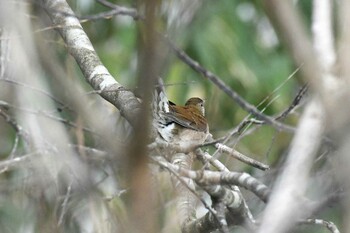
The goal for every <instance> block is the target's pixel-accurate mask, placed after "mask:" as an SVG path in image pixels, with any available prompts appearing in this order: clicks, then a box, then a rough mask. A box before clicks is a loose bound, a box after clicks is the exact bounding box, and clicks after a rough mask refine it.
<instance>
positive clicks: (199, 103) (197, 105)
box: [166, 97, 208, 132]
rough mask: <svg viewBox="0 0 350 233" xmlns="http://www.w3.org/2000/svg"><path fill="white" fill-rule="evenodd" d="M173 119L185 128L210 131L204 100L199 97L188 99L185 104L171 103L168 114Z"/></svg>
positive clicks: (169, 118)
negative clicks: (205, 115) (205, 114)
mask: <svg viewBox="0 0 350 233" xmlns="http://www.w3.org/2000/svg"><path fill="white" fill-rule="evenodd" d="M166 116H167V118H168V120H171V121H173V122H175V123H177V124H179V125H181V126H183V127H185V128H189V129H193V130H196V131H201V132H206V131H208V123H207V120H206V119H205V117H204V101H203V100H202V99H200V98H198V97H193V98H190V99H189V100H187V102H186V104H185V106H178V105H175V104H173V103H169V112H168V113H167V114H166Z"/></svg>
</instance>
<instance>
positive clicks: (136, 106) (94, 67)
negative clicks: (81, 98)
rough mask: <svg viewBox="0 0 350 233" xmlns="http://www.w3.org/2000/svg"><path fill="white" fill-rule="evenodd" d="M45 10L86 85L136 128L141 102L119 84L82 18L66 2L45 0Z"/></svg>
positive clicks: (62, 0) (43, 2) (43, 4)
mask: <svg viewBox="0 0 350 233" xmlns="http://www.w3.org/2000/svg"><path fill="white" fill-rule="evenodd" d="M41 3H42V6H43V7H44V8H45V10H46V12H47V14H48V15H49V16H50V18H51V20H52V23H53V24H54V26H58V25H59V27H56V28H57V30H58V32H59V33H60V34H61V36H62V38H63V40H64V42H65V43H66V46H67V49H68V51H69V53H70V54H71V55H72V56H73V57H74V59H75V60H76V62H77V63H78V65H79V67H80V69H81V71H82V72H83V75H84V77H85V79H86V81H87V82H88V83H89V84H90V85H91V87H92V88H93V89H94V90H97V91H101V93H100V95H101V96H102V97H103V98H104V99H106V100H107V101H108V102H110V103H112V104H113V105H114V106H116V107H117V108H118V109H119V111H120V113H121V115H123V116H124V117H125V118H126V119H127V120H128V121H129V122H130V123H131V124H132V125H135V123H136V121H137V116H139V114H138V113H139V111H140V102H139V101H138V99H137V98H136V97H135V95H134V93H132V92H131V91H129V90H127V89H126V88H125V87H123V86H122V85H121V84H119V83H118V82H117V81H116V80H115V79H114V78H113V77H112V76H111V74H110V73H109V72H108V70H107V69H106V67H105V66H104V65H103V64H102V62H101V60H100V58H99V57H98V55H97V54H96V52H95V50H94V48H93V46H92V44H91V42H90V40H89V38H88V36H87V35H86V33H85V32H84V30H83V28H82V26H81V24H80V22H79V20H78V18H77V17H76V16H75V14H74V12H73V11H72V9H71V8H70V6H69V5H68V4H67V2H66V1H65V0H42V1H41Z"/></svg>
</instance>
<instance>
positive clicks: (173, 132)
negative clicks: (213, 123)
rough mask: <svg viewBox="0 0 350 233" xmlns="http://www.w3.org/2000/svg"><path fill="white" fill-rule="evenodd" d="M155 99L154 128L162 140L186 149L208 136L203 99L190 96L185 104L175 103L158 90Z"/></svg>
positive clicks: (201, 142) (200, 142) (203, 140)
mask: <svg viewBox="0 0 350 233" xmlns="http://www.w3.org/2000/svg"><path fill="white" fill-rule="evenodd" d="M155 101H156V107H155V128H156V129H157V132H158V135H159V137H160V138H161V139H162V140H164V141H165V142H167V143H171V144H173V145H174V146H178V147H180V148H181V149H184V150H186V149H191V148H193V147H194V146H198V145H200V144H203V143H204V142H205V141H206V139H207V138H208V137H209V135H210V133H209V126H208V122H207V120H206V118H205V108H204V100H203V99H201V98H199V97H192V98H190V99H188V100H187V101H186V103H185V105H176V104H175V103H174V102H172V101H169V100H168V98H167V97H166V96H165V94H164V93H163V92H160V93H159V95H158V97H157V98H156V99H155Z"/></svg>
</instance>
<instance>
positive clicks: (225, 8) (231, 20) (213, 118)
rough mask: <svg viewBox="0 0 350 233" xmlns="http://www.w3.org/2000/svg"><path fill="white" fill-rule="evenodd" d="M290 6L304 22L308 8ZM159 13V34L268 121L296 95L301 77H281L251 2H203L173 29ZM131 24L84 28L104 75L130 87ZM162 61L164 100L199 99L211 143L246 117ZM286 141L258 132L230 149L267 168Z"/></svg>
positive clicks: (262, 19) (271, 40)
mask: <svg viewBox="0 0 350 233" xmlns="http://www.w3.org/2000/svg"><path fill="white" fill-rule="evenodd" d="M111 2H113V1H111ZM169 2H171V1H169ZM114 3H116V4H118V5H122V6H126V7H133V6H134V5H135V4H134V2H133V1H114ZM70 4H71V6H72V7H73V8H74V9H75V10H76V12H77V14H78V15H80V16H89V15H94V14H96V13H100V12H103V11H107V10H109V9H108V8H106V7H104V6H102V5H101V4H98V3H97V2H95V1H90V0H81V1H71V2H70ZM297 5H298V6H299V7H300V8H301V9H302V10H303V11H304V12H305V16H306V17H305V18H306V19H308V18H310V16H309V15H308V14H310V4H305V3H303V4H299V3H298V4H297ZM163 13H164V22H163V24H164V25H163V26H162V27H161V28H162V29H160V30H163V33H164V34H168V35H169V37H170V38H171V40H172V41H174V42H175V43H176V44H177V46H178V47H180V48H181V49H183V50H184V51H186V52H187V53H188V54H189V55H190V56H191V57H192V58H193V59H194V60H196V61H198V62H199V63H200V64H201V65H202V66H204V67H205V68H207V69H208V70H210V71H211V72H213V73H214V74H216V75H218V76H219V77H220V78H221V79H222V80H223V81H224V82H225V83H226V84H227V85H228V86H230V87H231V88H232V89H233V90H235V91H236V92H238V93H239V94H240V95H241V96H242V97H243V98H244V99H245V100H247V101H248V102H249V103H251V104H254V105H255V106H258V108H259V109H260V110H264V113H266V114H268V115H275V114H278V113H280V112H281V111H283V110H284V109H285V108H287V107H288V106H289V105H290V103H291V101H292V99H293V98H294V96H295V95H296V93H297V91H298V89H299V85H300V79H299V77H298V73H296V75H294V76H293V77H291V78H290V79H288V77H289V76H290V75H291V74H292V73H293V72H294V71H295V70H296V67H294V65H293V63H292V61H291V59H290V57H289V55H288V53H287V52H286V50H285V49H284V48H283V46H282V44H281V43H280V41H279V39H278V36H277V35H276V34H275V32H274V29H273V28H272V27H271V25H270V23H269V21H268V19H267V18H266V16H265V15H264V12H263V11H262V9H261V6H260V4H259V2H258V1H257V2H255V1H238V0H236V1H232V0H224V1H220V4H218V3H215V2H213V1H203V2H202V3H201V4H200V6H199V7H198V8H197V11H196V12H195V13H194V14H193V17H191V20H190V21H189V22H186V23H185V24H184V25H180V26H177V24H176V23H178V22H177V21H180V22H181V16H179V17H178V18H175V21H176V22H175V23H174V22H170V23H169V22H167V18H166V15H168V14H167V13H168V12H165V10H164V11H163ZM306 22H308V20H306ZM137 24H138V22H135V21H134V20H133V19H132V18H131V17H129V16H115V17H112V18H109V19H99V20H94V21H88V22H86V23H84V24H83V27H84V29H85V30H86V32H87V34H88V35H89V37H90V39H91V41H92V43H93V45H94V46H95V49H96V51H97V53H98V54H99V56H100V57H101V59H102V61H103V63H104V64H105V65H106V67H107V68H108V70H109V71H110V73H111V74H112V75H113V76H114V77H115V78H116V79H117V80H118V82H120V83H121V84H122V85H124V86H126V87H127V88H131V89H133V88H135V85H136V83H137V67H138V66H137V63H138V61H137V48H138V38H137V33H138V32H137V30H138V26H137ZM169 24H170V26H169ZM179 24H181V23H179ZM167 25H168V26H169V27H167ZM174 25H175V26H174ZM166 59H167V60H166V62H164V67H162V70H161V72H162V73H161V74H160V75H161V76H162V78H163V79H164V82H165V84H166V85H167V88H166V91H167V95H168V97H169V99H171V100H172V101H174V102H175V103H177V104H183V103H184V102H185V101H186V99H187V98H189V97H191V96H199V97H202V98H204V99H205V100H206V113H207V118H208V120H209V124H210V129H211V133H212V134H213V135H214V137H215V138H218V137H220V136H223V135H226V134H227V133H228V132H229V131H230V130H232V129H233V128H234V127H235V126H237V125H238V124H239V123H240V122H241V121H242V120H243V119H244V118H245V117H246V116H247V115H248V114H247V112H245V111H244V110H242V109H241V108H240V107H239V106H238V105H237V104H236V103H235V102H234V101H233V100H232V99H230V98H229V97H228V96H226V94H225V93H223V92H222V91H221V90H219V89H218V88H217V87H215V86H214V85H213V84H212V83H210V82H209V81H208V80H206V79H205V78H203V77H201V75H200V74H198V73H196V72H195V71H193V70H192V69H191V68H189V67H188V66H187V65H186V64H184V63H183V62H182V61H180V60H179V59H177V58H176V57H175V55H174V54H173V53H171V52H170V53H169V54H168V55H167V58H166ZM265 98H267V99H266V100H265V102H262V101H263V100H264V99H265ZM259 104H260V105H259ZM297 118H298V116H297V117H295V116H294V115H292V116H290V117H288V118H287V119H286V121H285V122H286V123H288V124H292V125H295V123H296V120H297ZM290 138H291V135H289V134H286V133H283V132H277V131H276V130H275V129H273V128H271V127H269V126H263V127H260V128H259V129H258V130H256V131H255V132H254V133H253V134H251V135H249V136H246V137H244V138H242V139H241V140H239V142H238V143H237V144H236V148H237V149H239V150H240V151H241V152H243V153H246V154H247V155H250V156H252V157H254V158H257V159H259V160H261V161H264V162H267V163H269V164H271V163H275V162H276V159H277V158H278V157H279V156H280V155H281V153H283V151H284V150H285V149H286V147H287V146H288V144H289V142H290ZM240 165H242V164H239V166H240Z"/></svg>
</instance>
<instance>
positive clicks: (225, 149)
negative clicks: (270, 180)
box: [215, 143, 270, 171]
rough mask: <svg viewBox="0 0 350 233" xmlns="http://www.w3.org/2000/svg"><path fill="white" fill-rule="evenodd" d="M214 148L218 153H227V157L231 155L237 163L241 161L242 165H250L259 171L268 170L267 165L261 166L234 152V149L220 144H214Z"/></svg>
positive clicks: (259, 163) (257, 162) (261, 164)
mask: <svg viewBox="0 0 350 233" xmlns="http://www.w3.org/2000/svg"><path fill="white" fill-rule="evenodd" d="M215 147H216V148H217V149H218V150H219V151H220V152H224V153H227V154H229V155H231V156H232V157H234V158H236V159H238V160H239V161H242V162H243V163H246V164H248V165H251V166H253V167H256V168H258V169H261V170H263V171H266V170H268V169H270V167H269V165H266V164H263V163H261V162H259V161H256V160H254V159H252V158H249V157H247V156H246V155H244V154H242V153H239V152H238V151H236V150H235V149H232V148H230V147H228V146H226V145H224V144H221V143H216V144H215Z"/></svg>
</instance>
